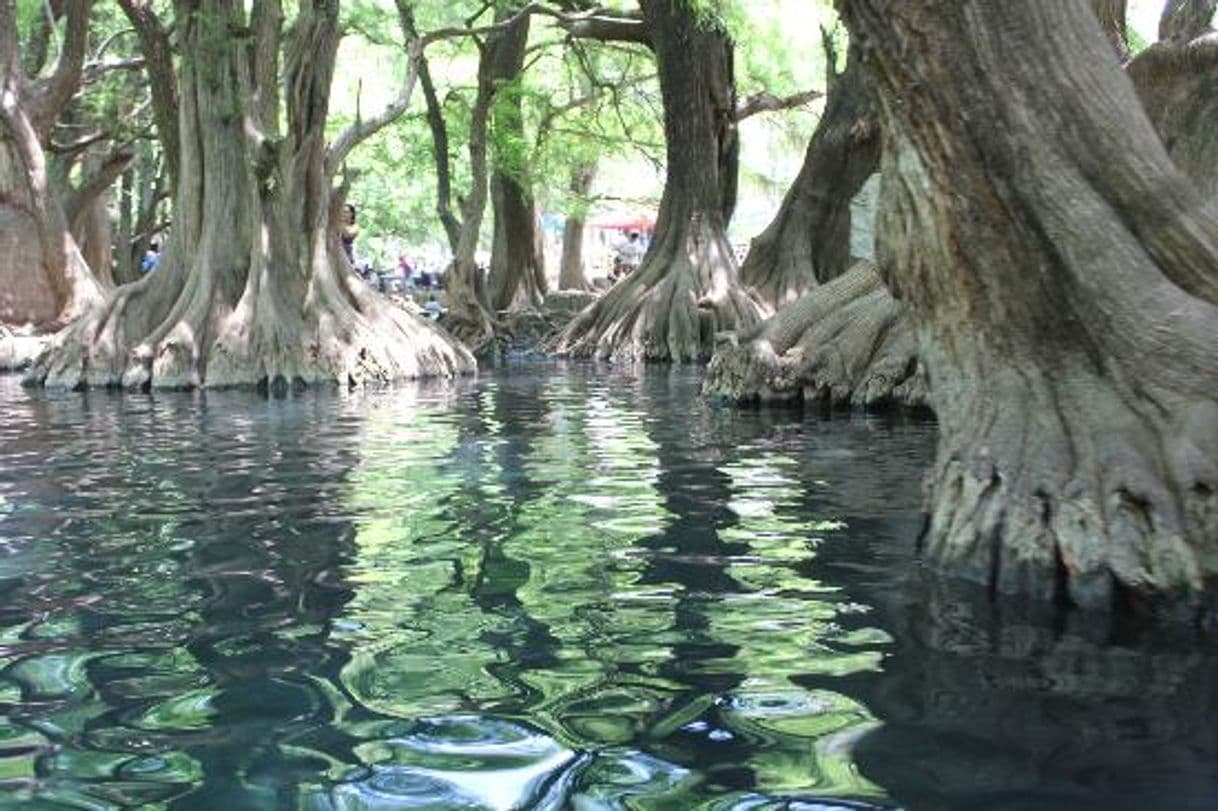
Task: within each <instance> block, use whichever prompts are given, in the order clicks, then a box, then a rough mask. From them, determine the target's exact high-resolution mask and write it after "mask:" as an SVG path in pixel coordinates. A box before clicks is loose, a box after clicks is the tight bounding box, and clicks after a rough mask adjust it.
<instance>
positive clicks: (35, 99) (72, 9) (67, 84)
mask: <svg viewBox="0 0 1218 811" xmlns="http://www.w3.org/2000/svg"><path fill="white" fill-rule="evenodd" d="M91 5H92V0H67V26H66V31H65V32H64V41H63V48H62V50H61V51H60V54H59V62H58V63H57V64H56V65H55V72H54V73H52V74H51V75H50V76H48V77H47V78H46V79H43V80H41V81H39V82H36V83H35V84H34V85H33V87H32V88H31V93H30V100H29V110H30V121H31V122H32V123H33V125H34V129H35V131H37V133H38V135H39V137H40V139H46V138H47V137H48V136H49V135H50V132H51V127H53V126H54V125H55V119H56V118H58V117H59V114H60V113H61V112H63V109H64V108H65V107H67V106H68V102H70V101H71V100H72V96H74V95H75V94H76V91H77V90H78V89H79V88H80V82H81V74H82V71H83V70H84V64H85V52H86V51H87V50H88V46H89V8H90V6H91Z"/></svg>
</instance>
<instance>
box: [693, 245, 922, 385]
mask: <svg viewBox="0 0 1218 811" xmlns="http://www.w3.org/2000/svg"><path fill="white" fill-rule="evenodd" d="M703 391H704V393H705V394H706V395H707V396H710V397H713V398H718V399H724V400H728V401H731V402H735V403H740V404H745V403H754V402H798V401H810V402H818V403H822V404H825V405H831V406H859V407H865V408H874V407H880V406H885V405H890V404H895V405H903V406H911V407H922V406H925V405H926V404H927V388H926V380H925V377H924V375H923V374H922V373H921V371H920V368H919V364H918V351H917V338H916V335H915V333H914V330H913V327H912V325H911V324H910V323H909V321H908V319H907V318H906V317H905V315H904V313H903V311H902V308H901V305H900V304H899V303H897V302H896V301H895V300H894V299H893V297H892V295H891V294H890V293H889V292H888V289H887V288H886V287H885V286H884V283H883V281H882V280H881V279H880V276H879V274H878V272H877V271H876V269H875V266H874V265H872V264H870V263H860V264H858V265H856V266H855V267H854V268H852V269H851V270H850V271H849V272H848V273H846V274H845V275H844V276H841V277H839V278H838V279H835V280H834V281H832V282H830V283H829V284H827V285H825V286H823V287H819V288H816V289H814V290H812V291H809V292H808V293H806V294H804V295H803V296H802V297H801V298H800V299H799V300H797V301H795V302H794V303H792V304H791V305H789V306H787V307H785V308H783V309H782V310H779V311H778V313H777V314H775V315H774V316H773V317H772V318H770V319H769V320H768V321H766V322H765V323H764V324H762V325H761V326H760V327H758V328H757V329H755V330H753V331H751V332H748V333H744V334H743V335H740V336H727V337H726V338H725V340H723V341H722V342H721V343H720V346H719V347H718V348H717V349H716V351H715V356H714V358H713V359H712V360H711V364H710V369H709V372H708V375H707V380H706V383H705V384H704V388H703Z"/></svg>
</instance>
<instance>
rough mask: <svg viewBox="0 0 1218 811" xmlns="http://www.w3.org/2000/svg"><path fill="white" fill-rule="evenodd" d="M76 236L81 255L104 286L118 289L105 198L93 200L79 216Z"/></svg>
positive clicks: (76, 224) (108, 214)
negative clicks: (115, 286) (115, 285)
mask: <svg viewBox="0 0 1218 811" xmlns="http://www.w3.org/2000/svg"><path fill="white" fill-rule="evenodd" d="M73 231H74V234H73V237H74V238H75V239H76V242H77V243H78V244H79V245H80V253H81V256H82V257H83V258H84V260H85V264H87V265H88V266H89V269H90V270H91V271H92V272H93V275H94V276H95V277H96V278H97V280H98V282H99V283H101V284H102V286H103V287H106V288H110V287H114V284H115V279H114V267H113V262H114V251H113V237H112V235H111V231H110V211H109V208H108V206H107V205H106V198H105V196H104V195H102V196H98V197H95V198H93V200H92V202H90V203H89V204H88V205H86V206H85V208H84V210H83V211H82V212H81V213H80V214H79V215H77V217H76V222H75V223H74V228H73Z"/></svg>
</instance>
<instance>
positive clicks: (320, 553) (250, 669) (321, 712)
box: [0, 393, 355, 808]
mask: <svg viewBox="0 0 1218 811" xmlns="http://www.w3.org/2000/svg"><path fill="white" fill-rule="evenodd" d="M23 402H24V406H25V407H26V408H28V409H29V412H28V414H27V415H26V416H25V419H28V425H26V426H25V428H26V430H25V431H24V432H23V433H24V434H25V436H26V440H25V441H26V443H27V444H28V445H29V446H30V447H31V448H36V449H37V452H38V454H39V457H40V460H41V461H42V462H43V464H42V465H41V468H40V475H39V476H38V477H37V478H36V479H31V480H28V481H27V480H24V479H21V478H20V476H21V474H22V472H23V470H24V469H25V461H24V460H25V459H28V453H29V449H28V448H16V449H15V452H14V451H13V450H11V449H10V450H6V456H7V457H8V461H9V462H10V463H12V464H11V465H10V466H8V467H7V469H8V471H9V473H8V474H7V475H6V476H5V479H6V481H5V483H4V489H5V491H6V492H8V493H10V494H12V497H14V498H15V500H18V501H19V503H20V504H21V505H22V509H21V512H20V513H17V514H10V515H8V516H6V517H5V520H4V521H3V523H2V524H0V536H2V537H3V538H4V539H5V544H6V545H11V546H17V547H23V548H25V550H26V551H27V552H29V553H30V554H36V555H38V556H40V557H41V558H42V561H41V562H40V564H39V565H34V566H30V567H29V570H30V571H31V572H41V573H43V574H42V575H33V576H34V577H37V578H43V579H38V580H29V579H28V578H27V581H26V582H25V583H23V584H22V585H21V587H19V588H15V589H13V591H12V592H11V594H12V599H11V601H10V602H9V604H8V612H7V615H6V617H5V621H4V635H5V636H4V652H3V655H4V656H5V659H6V662H7V664H6V667H5V668H4V671H3V683H5V684H8V685H14V686H15V687H16V688H17V689H18V690H19V693H18V694H17V695H14V696H13V697H12V698H13V700H12V701H11V703H10V704H9V706H8V707H7V710H5V713H6V715H7V724H9V725H10V726H8V727H6V728H7V729H17V728H21V727H25V728H26V729H30V730H36V731H37V732H36V733H31V734H36V735H38V736H40V738H41V739H42V740H44V741H45V742H46V744H45V746H46V748H45V749H44V750H42V751H41V753H40V754H39V755H37V765H36V773H37V775H38V776H37V778H36V779H35V778H34V777H33V774H32V773H31V775H30V779H29V780H28V781H27V782H26V783H25V785H24V788H22V789H21V790H22V791H24V792H26V793H27V794H28V795H29V796H30V797H31V798H32V797H33V796H35V795H36V796H38V797H39V798H41V799H42V800H43V801H47V802H62V803H66V804H68V805H72V806H73V807H75V806H76V805H78V804H80V803H85V804H92V805H96V804H98V803H103V802H112V803H117V804H135V803H147V802H169V803H170V804H171V806H172V807H174V808H197V807H209V806H212V805H214V804H215V803H217V802H228V803H229V804H231V805H233V806H234V807H251V806H253V805H265V804H266V803H267V802H272V801H273V798H274V797H276V796H279V795H280V794H282V793H283V792H285V791H290V790H291V788H290V786H291V784H292V782H293V781H294V772H295V771H296V770H298V769H299V768H301V767H302V766H304V767H306V768H307V764H293V763H292V762H291V760H290V758H285V757H284V756H283V752H282V750H281V749H280V747H279V744H280V743H281V742H283V741H284V740H287V739H290V738H291V737H292V736H294V735H296V734H299V733H301V732H303V731H305V730H308V729H311V728H313V727H315V726H317V725H318V724H324V723H326V722H327V721H328V720H329V718H330V717H331V713H330V710H329V708H328V706H327V702H326V701H325V700H324V698H323V696H321V695H320V694H319V692H318V691H317V690H315V689H314V687H313V681H312V676H311V675H309V674H311V673H313V672H318V671H325V670H326V669H327V668H330V667H332V665H331V664H330V661H331V660H332V659H341V658H342V656H343V653H342V652H341V651H340V650H336V649H335V648H333V647H332V646H331V645H330V644H329V643H328V642H327V640H326V634H327V626H328V623H329V622H330V620H331V619H332V618H333V617H334V616H335V615H336V614H337V613H338V612H339V611H340V610H341V608H342V605H343V604H344V603H345V602H346V600H347V599H349V597H350V593H349V592H348V591H347V590H345V589H344V588H342V587H341V586H340V585H338V583H337V582H336V581H335V579H334V577H333V574H334V571H335V568H336V566H337V565H338V564H339V563H340V562H341V561H342V560H343V559H345V558H346V557H347V556H348V555H349V554H350V539H351V530H350V525H349V523H348V522H347V521H346V520H345V518H344V517H343V516H341V515H337V514H334V513H333V512H331V510H332V508H333V504H334V500H333V499H334V495H335V494H336V492H337V489H338V488H339V487H341V483H342V479H343V477H344V476H345V475H346V472H347V471H348V470H350V468H351V467H352V466H353V464H354V461H355V459H354V456H353V454H352V452H351V450H350V448H351V446H352V442H351V438H352V434H353V427H352V424H351V423H350V422H349V421H348V422H344V420H343V419H342V417H343V414H342V410H341V409H336V408H334V404H333V402H331V401H330V400H329V398H326V397H321V398H313V397H310V398H304V399H301V400H299V401H294V402H291V403H275V404H267V403H265V402H263V401H260V400H256V399H253V398H245V397H240V396H216V395H212V396H208V397H206V398H203V397H194V396H170V397H163V398H145V397H118V396H112V395H104V394H103V395H99V394H96V393H94V394H90V395H88V396H86V397H81V398H79V399H78V398H76V397H75V396H73V397H71V398H62V399H55V398H51V397H49V396H48V397H39V398H35V399H29V400H25V401H23ZM305 425H307V426H308V429H309V430H307V431H305V430H302V428H303V427H304V426H305ZM10 448H11V446H10ZM98 460H108V462H107V463H105V464H99V462H98ZM27 516H28V518H29V520H28V521H27V520H26V519H27ZM48 516H54V519H52V520H50V523H48ZM0 689H2V688H0ZM0 737H2V736H0ZM3 761H4V755H3V753H0V762H3Z"/></svg>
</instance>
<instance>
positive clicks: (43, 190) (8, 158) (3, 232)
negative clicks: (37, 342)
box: [0, 0, 102, 331]
mask: <svg viewBox="0 0 1218 811" xmlns="http://www.w3.org/2000/svg"><path fill="white" fill-rule="evenodd" d="M66 13H67V24H66V30H65V37H64V39H65V42H64V44H63V47H62V49H61V54H60V60H59V63H58V65H57V67H56V69H55V71H54V73H53V74H52V75H51V76H49V77H47V78H45V79H37V80H29V79H27V78H26V76H25V73H24V70H23V69H22V65H21V58H20V53H19V50H20V49H19V48H18V44H17V30H16V14H15V7H14V2H13V0H0V323H8V324H29V325H32V326H34V327H35V328H37V329H39V330H43V331H53V330H55V329H57V328H58V327H59V326H61V325H62V324H64V323H66V322H67V321H70V320H71V319H73V318H75V317H76V316H77V315H79V314H80V313H81V312H82V311H83V310H84V309H85V308H86V307H87V306H88V305H89V304H90V303H92V302H94V301H97V300H99V299H100V297H101V295H102V291H101V286H100V285H99V284H98V282H97V280H96V279H94V278H93V275H92V274H91V273H90V272H89V268H88V265H87V264H86V263H85V260H84V258H83V257H82V256H81V254H80V250H79V248H78V246H77V244H76V241H75V240H74V239H73V238H72V235H71V232H70V231H69V223H68V220H67V217H66V216H65V214H64V211H63V208H62V206H61V204H60V201H59V200H58V198H57V196H56V195H55V193H54V190H53V188H52V184H51V181H50V177H49V172H48V167H47V156H46V154H45V152H44V147H45V145H46V144H47V143H48V142H49V139H50V134H51V129H52V127H53V125H54V122H55V118H56V117H57V116H58V115H59V113H60V112H61V111H62V110H63V109H64V107H65V106H66V105H67V104H68V102H69V101H71V98H72V94H73V93H74V92H75V91H76V88H77V87H78V86H79V83H80V71H81V65H82V63H83V61H84V51H85V46H86V43H87V39H88V30H87V25H88V14H89V2H88V0H74V1H73V2H69V3H68V4H67V9H66Z"/></svg>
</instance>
